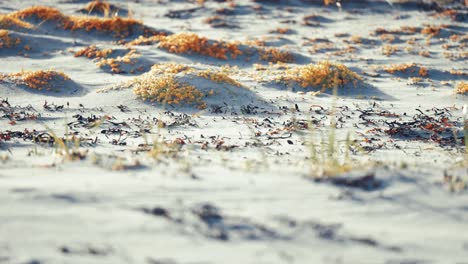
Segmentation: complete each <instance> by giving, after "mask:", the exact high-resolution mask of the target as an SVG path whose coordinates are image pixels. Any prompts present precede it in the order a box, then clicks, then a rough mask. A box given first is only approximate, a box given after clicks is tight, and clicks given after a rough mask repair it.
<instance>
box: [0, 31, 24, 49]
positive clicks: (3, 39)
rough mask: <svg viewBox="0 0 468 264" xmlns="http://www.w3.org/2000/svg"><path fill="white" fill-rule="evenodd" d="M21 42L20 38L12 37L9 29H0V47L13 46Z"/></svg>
mask: <svg viewBox="0 0 468 264" xmlns="http://www.w3.org/2000/svg"><path fill="white" fill-rule="evenodd" d="M20 43H21V40H20V39H19V38H12V37H10V34H9V32H8V30H3V29H0V49H2V48H12V47H14V46H16V45H19V44H20Z"/></svg>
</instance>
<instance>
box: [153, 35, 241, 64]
mask: <svg viewBox="0 0 468 264" xmlns="http://www.w3.org/2000/svg"><path fill="white" fill-rule="evenodd" d="M159 47H161V48H163V49H166V50H168V51H169V52H171V53H198V54H201V55H206V56H209V57H213V58H217V59H223V60H227V59H228V55H229V56H230V57H231V58H232V59H235V58H237V56H239V55H242V51H240V50H239V47H238V44H237V43H228V42H224V41H209V40H208V39H207V38H206V37H200V36H198V35H197V34H194V33H178V34H174V35H170V36H167V37H164V38H162V39H161V40H160V43H159Z"/></svg>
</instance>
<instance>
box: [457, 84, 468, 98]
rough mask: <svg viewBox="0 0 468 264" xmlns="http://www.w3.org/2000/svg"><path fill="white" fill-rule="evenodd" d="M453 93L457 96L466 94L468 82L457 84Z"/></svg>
mask: <svg viewBox="0 0 468 264" xmlns="http://www.w3.org/2000/svg"><path fill="white" fill-rule="evenodd" d="M455 93H457V94H463V95H466V94H468V82H459V83H458V84H457V86H456V87H455Z"/></svg>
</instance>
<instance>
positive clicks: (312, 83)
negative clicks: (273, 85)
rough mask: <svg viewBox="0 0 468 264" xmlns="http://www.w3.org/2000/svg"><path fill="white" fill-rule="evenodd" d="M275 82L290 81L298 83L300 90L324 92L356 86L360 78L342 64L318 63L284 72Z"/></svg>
mask: <svg viewBox="0 0 468 264" xmlns="http://www.w3.org/2000/svg"><path fill="white" fill-rule="evenodd" d="M277 80H278V81H286V82H291V81H292V82H295V83H298V84H299V85H300V86H301V87H302V88H308V87H311V88H313V87H319V88H320V89H321V90H322V91H324V90H326V89H333V88H338V87H342V86H345V85H348V84H353V86H357V84H358V83H359V82H360V81H362V78H361V77H360V76H359V75H358V74H357V73H355V72H353V71H352V70H350V69H349V68H348V67H346V66H345V65H343V64H340V63H332V62H329V61H320V62H318V63H317V64H308V65H305V66H301V67H297V68H292V69H289V70H286V73H285V74H284V75H282V76H280V77H279V78H278V79H277Z"/></svg>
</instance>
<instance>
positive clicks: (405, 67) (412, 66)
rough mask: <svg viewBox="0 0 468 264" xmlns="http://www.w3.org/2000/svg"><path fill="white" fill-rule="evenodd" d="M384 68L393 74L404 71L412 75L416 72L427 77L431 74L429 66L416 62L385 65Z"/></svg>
mask: <svg viewBox="0 0 468 264" xmlns="http://www.w3.org/2000/svg"><path fill="white" fill-rule="evenodd" d="M384 70H385V71H386V72H388V73H391V74H396V73H404V74H409V75H411V74H414V73H416V74H417V75H418V76H420V77H427V76H428V74H429V73H428V70H427V68H425V67H423V66H421V65H418V64H416V63H406V64H392V65H390V66H386V67H384Z"/></svg>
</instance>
